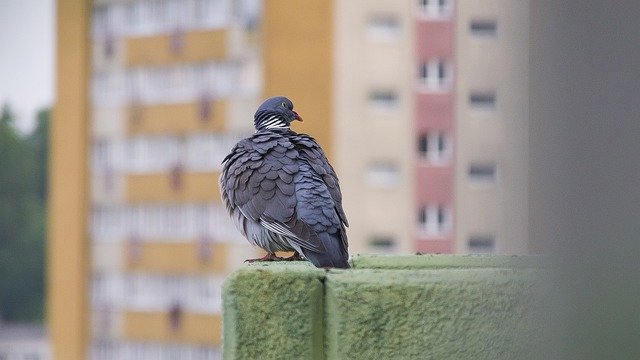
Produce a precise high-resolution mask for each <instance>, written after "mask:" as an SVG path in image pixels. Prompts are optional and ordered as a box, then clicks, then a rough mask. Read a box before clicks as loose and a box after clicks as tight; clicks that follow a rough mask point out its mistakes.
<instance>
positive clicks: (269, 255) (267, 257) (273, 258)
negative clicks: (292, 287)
mask: <svg viewBox="0 0 640 360" xmlns="http://www.w3.org/2000/svg"><path fill="white" fill-rule="evenodd" d="M282 260H285V259H284V258H281V257H279V256H276V254H273V253H267V255H265V256H263V257H261V258H256V259H247V260H245V261H244V262H246V263H249V264H251V263H254V262H261V261H282Z"/></svg>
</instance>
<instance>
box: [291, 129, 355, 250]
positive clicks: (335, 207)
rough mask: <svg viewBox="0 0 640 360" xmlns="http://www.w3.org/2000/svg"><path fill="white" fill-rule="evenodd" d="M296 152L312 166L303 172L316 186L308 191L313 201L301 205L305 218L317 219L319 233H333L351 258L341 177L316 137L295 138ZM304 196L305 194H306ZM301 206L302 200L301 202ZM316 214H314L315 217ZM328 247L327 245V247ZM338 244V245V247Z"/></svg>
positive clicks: (301, 159)
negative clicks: (304, 206)
mask: <svg viewBox="0 0 640 360" xmlns="http://www.w3.org/2000/svg"><path fill="white" fill-rule="evenodd" d="M295 142H296V145H297V146H296V149H297V150H298V151H299V156H298V158H299V160H300V161H301V162H302V163H303V164H308V169H304V168H303V169H302V170H303V171H302V173H303V174H304V173H305V172H306V174H305V178H307V183H311V184H313V186H312V187H311V188H310V189H307V192H309V193H310V195H311V196H310V198H313V199H314V200H313V202H311V204H310V205H307V208H306V209H304V211H303V209H302V208H301V206H300V205H299V206H298V212H299V213H303V212H304V213H307V214H301V215H302V219H303V220H304V221H306V222H309V221H313V220H311V219H316V221H317V223H316V224H311V225H312V227H313V228H314V230H315V231H316V232H317V233H319V234H320V233H323V232H326V233H330V234H331V236H332V237H337V238H339V239H341V246H340V249H336V251H338V250H339V251H340V252H341V253H343V254H344V255H345V257H348V254H347V248H348V246H349V245H348V240H347V235H346V231H345V227H346V226H349V223H348V221H347V216H346V214H345V213H344V210H343V208H342V193H341V192H340V184H339V182H338V177H337V175H336V173H335V171H334V170H333V167H332V166H331V164H329V161H328V160H327V157H326V156H325V154H324V152H323V151H322V148H321V147H320V145H318V143H317V142H316V141H315V139H313V138H312V137H310V136H308V135H304V134H300V135H297V136H296V137H295ZM303 194H304V192H303ZM299 203H300V199H299ZM311 214H313V215H311ZM325 245H326V244H325ZM334 245H337V244H334Z"/></svg>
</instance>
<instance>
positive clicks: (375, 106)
mask: <svg viewBox="0 0 640 360" xmlns="http://www.w3.org/2000/svg"><path fill="white" fill-rule="evenodd" d="M412 9H413V7H412V1H408V0H406V1H395V0H375V1H369V0H358V1H353V0H337V1H335V11H334V13H333V14H334V17H335V20H334V25H333V26H334V29H335V30H334V32H335V43H334V53H335V55H334V64H335V65H334V66H335V71H334V72H333V76H334V88H335V95H334V102H335V110H334V119H335V128H334V131H333V136H334V138H335V140H334V142H335V147H336V151H335V154H336V156H335V158H336V171H337V173H338V175H339V176H340V179H341V187H342V191H343V194H344V207H345V211H346V213H347V216H348V218H349V222H350V225H351V227H350V228H349V230H348V234H349V244H350V245H349V246H350V253H360V252H399V253H403V252H411V251H413V250H414V246H413V243H412V238H411V228H412V220H413V217H412V215H411V211H410V208H411V198H412V188H413V176H412V173H413V169H412V167H411V165H412V161H411V158H410V157H409V156H407V154H410V153H411V149H412V145H413V144H412V143H411V141H407V139H410V138H411V133H412V123H411V119H412V113H413V98H412V96H411V94H412V92H411V84H412V80H413V72H412V68H413V67H412V65H411V64H412V62H413V38H414V32H413V24H412V22H411V14H412ZM389 96H391V97H393V99H388V97H389ZM376 244H377V245H376Z"/></svg>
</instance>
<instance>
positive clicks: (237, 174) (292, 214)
mask: <svg viewBox="0 0 640 360" xmlns="http://www.w3.org/2000/svg"><path fill="white" fill-rule="evenodd" d="M298 171H299V164H298V151H297V150H295V149H294V145H293V144H292V143H291V142H290V141H289V140H288V139H287V138H285V137H284V136H282V135H281V134H277V133H271V132H257V133H256V134H254V135H253V136H252V137H250V138H247V139H245V140H243V141H241V142H239V143H238V144H237V145H236V146H235V147H234V149H233V150H232V152H231V154H229V155H228V156H227V157H226V158H225V160H224V167H223V173H222V176H221V188H222V192H223V199H224V201H225V203H226V204H227V206H228V207H230V206H233V207H237V208H238V209H239V210H240V211H241V212H242V214H243V215H244V216H245V217H247V218H249V219H251V220H253V221H256V222H258V223H260V224H261V225H262V226H264V227H265V228H267V229H269V230H271V231H273V232H275V233H278V234H281V235H283V236H286V237H287V238H288V239H290V240H291V241H293V242H295V243H297V244H298V245H299V246H300V247H302V248H305V249H308V250H311V251H314V252H324V251H325V247H324V245H323V243H322V241H320V239H319V238H318V235H317V234H316V232H315V231H314V230H313V228H312V227H311V226H310V225H309V224H308V223H306V222H305V221H303V220H301V219H300V218H299V217H298V216H297V214H296V207H297V199H296V185H295V183H294V175H295V174H296V173H297V172H298Z"/></svg>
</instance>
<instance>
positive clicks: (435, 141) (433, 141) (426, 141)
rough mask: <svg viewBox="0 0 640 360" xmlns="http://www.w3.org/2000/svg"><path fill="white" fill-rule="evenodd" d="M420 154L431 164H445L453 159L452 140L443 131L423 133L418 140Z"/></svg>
mask: <svg viewBox="0 0 640 360" xmlns="http://www.w3.org/2000/svg"><path fill="white" fill-rule="evenodd" d="M418 154H419V156H420V158H421V159H423V160H426V161H427V162H429V163H430V164H443V163H446V162H448V161H449V159H450V158H451V138H450V137H449V136H448V135H447V134H445V133H444V132H441V131H434V132H429V133H423V134H421V135H420V137H419V138H418Z"/></svg>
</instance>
